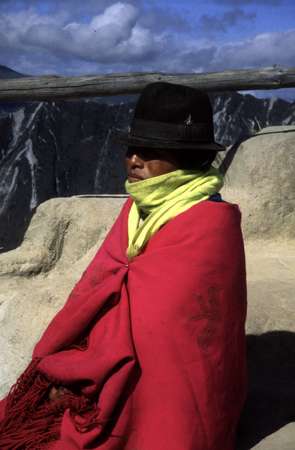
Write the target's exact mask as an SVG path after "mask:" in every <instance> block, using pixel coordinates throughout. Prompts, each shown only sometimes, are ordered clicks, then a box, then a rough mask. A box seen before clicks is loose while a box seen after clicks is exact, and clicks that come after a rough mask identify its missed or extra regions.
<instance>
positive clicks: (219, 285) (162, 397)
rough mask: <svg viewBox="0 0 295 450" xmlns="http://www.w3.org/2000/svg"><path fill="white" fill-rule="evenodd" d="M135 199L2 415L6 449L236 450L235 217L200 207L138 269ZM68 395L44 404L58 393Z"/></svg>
mask: <svg viewBox="0 0 295 450" xmlns="http://www.w3.org/2000/svg"><path fill="white" fill-rule="evenodd" d="M130 206H131V200H128V201H127V202H126V203H125V205H124V207H123V209H122V211H121V213H120V215H119V217H118V219H117V220H116V222H115V224H114V226H113V228H112V229H111V231H110V232H109V234H108V236H107V238H106V239H105V241H104V243H103V245H102V247H101V248H100V249H99V251H98V252H97V254H96V256H95V257H94V259H93V260H92V262H91V264H90V265H89V267H88V268H87V270H86V271H85V272H84V274H83V276H82V278H81V280H80V281H79V282H78V283H77V285H76V286H75V288H74V289H73V291H72V293H71V294H70V296H69V298H68V300H67V302H66V304H65V306H64V307H63V309H62V310H61V311H60V312H59V313H58V314H57V315H56V316H55V318H54V319H53V321H52V322H51V323H50V325H49V326H48V328H47V330H46V331H45V333H44V334H43V336H42V338H41V340H40V341H39V343H38V344H37V345H36V347H35V350H34V354H33V361H32V363H31V365H30V366H29V367H28V368H27V370H26V371H25V373H24V374H23V375H22V376H21V377H20V379H19V380H18V382H17V384H16V385H15V386H14V387H13V389H12V390H11V392H10V394H9V396H8V397H7V398H6V400H5V401H2V403H1V404H0V412H1V409H2V422H1V424H0V448H1V450H8V449H34V450H36V449H52V450H53V449H54V450H74V449H100V450H233V449H234V440H235V430H236V425H237V422H238V419H239V415H240V412H241V409H242V406H243V403H244V400H245V391H246V376H245V373H246V367H245V331H244V323H245V315H246V284H245V278H246V277H245V261H244V250H243V240H242V236H241V230H240V212H239V209H238V207H237V206H235V205H231V204H228V203H225V202H213V201H203V202H201V203H199V204H196V205H195V206H193V207H191V208H189V209H188V210H187V211H185V212H183V213H181V214H179V215H178V216H176V217H175V218H173V219H172V220H170V221H169V222H168V223H167V224H166V225H164V226H163V227H162V228H161V229H160V230H159V231H158V232H157V233H156V234H155V235H154V236H153V237H152V238H151V239H150V241H149V242H148V244H147V246H146V248H145V250H144V251H143V252H142V253H141V254H140V255H139V256H137V257H135V258H134V259H133V260H132V261H131V262H129V263H128V261H127V258H126V248H127V240H128V237H127V219H128V212H129V209H130ZM59 385H62V386H65V387H68V389H69V390H70V392H69V393H66V394H65V395H64V396H63V397H61V398H60V399H57V400H49V398H48V393H49V391H50V389H51V388H52V386H59Z"/></svg>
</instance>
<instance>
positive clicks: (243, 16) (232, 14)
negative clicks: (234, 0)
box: [200, 8, 256, 33]
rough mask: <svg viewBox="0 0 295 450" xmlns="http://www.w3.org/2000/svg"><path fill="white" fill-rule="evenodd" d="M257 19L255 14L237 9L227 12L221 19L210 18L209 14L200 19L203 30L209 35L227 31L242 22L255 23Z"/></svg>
mask: <svg viewBox="0 0 295 450" xmlns="http://www.w3.org/2000/svg"><path fill="white" fill-rule="evenodd" d="M255 17H256V14H255V13H253V12H252V13H245V12H244V11H243V10H242V9H240V8H236V9H233V10H231V11H226V12H225V13H224V14H223V15H222V16H221V17H218V16H209V15H207V14H205V15H203V16H202V17H201V18H200V26H201V30H202V31H205V32H209V33H214V32H223V33H226V31H227V30H228V29H229V28H230V27H233V26H235V25H237V24H238V23H240V22H245V21H246V22H248V21H253V20H254V19H255Z"/></svg>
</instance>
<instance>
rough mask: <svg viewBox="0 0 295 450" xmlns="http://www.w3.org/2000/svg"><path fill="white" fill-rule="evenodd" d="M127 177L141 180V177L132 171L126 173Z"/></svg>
mask: <svg viewBox="0 0 295 450" xmlns="http://www.w3.org/2000/svg"><path fill="white" fill-rule="evenodd" d="M128 179H130V180H131V179H132V180H138V181H139V180H143V178H142V177H140V176H138V175H135V174H133V173H128Z"/></svg>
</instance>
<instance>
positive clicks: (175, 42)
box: [0, 0, 295, 94]
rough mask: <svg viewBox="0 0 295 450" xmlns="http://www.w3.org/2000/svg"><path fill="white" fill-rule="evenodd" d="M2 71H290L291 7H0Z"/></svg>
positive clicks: (221, 1)
mask: <svg viewBox="0 0 295 450" xmlns="http://www.w3.org/2000/svg"><path fill="white" fill-rule="evenodd" d="M0 64H3V65H6V66H9V67H11V68H12V69H14V70H17V71H19V72H23V73H27V74H33V75H38V74H39V75H42V74H60V75H79V74H94V73H110V72H126V71H128V72H129V71H131V72H132V71H133V72H136V71H161V72H174V73H175V72H206V71H219V70H226V69H242V68H259V67H270V66H272V65H274V64H278V65H281V66H283V67H292V66H295V1H294V0H199V1H198V0H194V1H193V0H183V1H182V2H180V0H179V1H176V0H170V1H168V0H157V1H154V0H128V1H127V0H126V1H125V0H121V1H113V0H87V1H84V2H83V1H81V0H62V1H61V0H0ZM289 92H290V94H291V91H288V93H289ZM292 92H293V90H292Z"/></svg>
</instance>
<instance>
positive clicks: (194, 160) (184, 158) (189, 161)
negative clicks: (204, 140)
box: [174, 149, 217, 172]
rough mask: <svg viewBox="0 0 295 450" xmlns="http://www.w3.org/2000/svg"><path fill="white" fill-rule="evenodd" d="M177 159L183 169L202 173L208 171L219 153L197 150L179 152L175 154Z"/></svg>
mask: <svg viewBox="0 0 295 450" xmlns="http://www.w3.org/2000/svg"><path fill="white" fill-rule="evenodd" d="M174 154H175V157H176V158H177V160H178V161H179V165H180V168H181V169H196V170H201V171H204V172H205V171H207V170H208V169H209V168H210V166H211V164H212V162H213V161H214V159H215V158H216V155H217V151H213V150H210V151H208V150H205V149H204V150H196V151H188V150H185V151H178V153H176V152H175V153H174Z"/></svg>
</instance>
